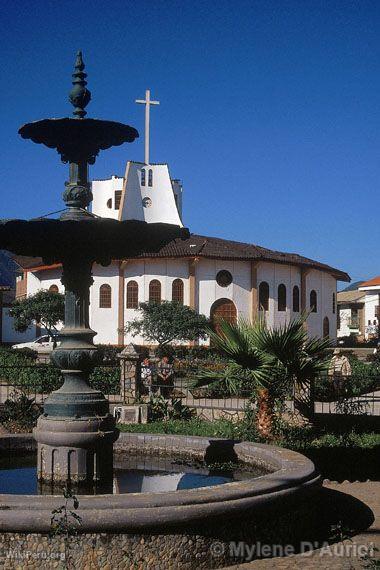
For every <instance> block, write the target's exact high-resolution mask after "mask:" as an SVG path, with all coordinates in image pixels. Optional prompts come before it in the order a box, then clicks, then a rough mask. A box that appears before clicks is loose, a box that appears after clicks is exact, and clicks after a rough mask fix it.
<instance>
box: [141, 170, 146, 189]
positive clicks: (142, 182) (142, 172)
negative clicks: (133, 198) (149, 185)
mask: <svg viewBox="0 0 380 570" xmlns="http://www.w3.org/2000/svg"><path fill="white" fill-rule="evenodd" d="M145 176H146V173H145V168H143V169H142V171H141V186H145V184H146V180H145Z"/></svg>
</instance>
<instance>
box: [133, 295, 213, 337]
mask: <svg viewBox="0 0 380 570" xmlns="http://www.w3.org/2000/svg"><path fill="white" fill-rule="evenodd" d="M140 311H141V318H138V319H134V320H133V321H131V322H129V323H128V324H127V325H126V327H125V329H124V333H125V334H127V333H130V334H132V335H133V336H136V335H142V336H144V337H145V338H146V339H147V340H148V341H149V342H157V343H158V345H159V346H163V345H167V344H169V343H171V342H173V341H177V342H186V341H192V340H198V339H199V338H203V339H204V338H206V332H205V331H206V328H207V326H208V324H209V321H208V319H207V318H206V317H205V316H204V315H199V314H198V313H197V312H196V311H194V310H193V309H191V308H190V307H187V306H186V305H182V304H181V303H177V302H175V301H162V302H161V303H155V302H149V303H140Z"/></svg>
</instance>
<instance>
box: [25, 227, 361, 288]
mask: <svg viewBox="0 0 380 570" xmlns="http://www.w3.org/2000/svg"><path fill="white" fill-rule="evenodd" d="M176 257H179V258H181V257H182V258H183V257H202V258H208V259H228V260H236V261H269V262H274V263H283V264H288V265H296V266H300V267H305V268H309V269H318V270H320V271H326V272H327V273H330V274H331V275H333V276H334V277H335V278H336V279H338V280H339V281H350V277H349V275H348V274H347V273H345V272H344V271H340V270H339V269H336V268H334V267H331V266H330V265H326V264H325V263H320V262H319V261H314V260H313V259H309V258H308V257H303V256H301V255H298V254H297V253H284V252H281V251H275V250H272V249H267V248H265V247H261V246H259V245H254V244H249V243H242V242H238V241H231V240H226V239H222V238H216V237H208V236H200V235H197V234H190V237H189V238H187V239H181V238H177V239H174V240H172V241H170V242H169V243H167V244H166V245H164V246H163V247H162V248H161V249H160V250H159V251H156V252H146V253H144V252H143V253H141V254H140V255H139V256H138V258H176ZM16 261H17V262H18V263H19V265H20V266H21V267H23V268H24V269H31V268H35V267H39V266H43V265H44V264H43V263H42V260H41V259H40V258H35V257H34V258H33V257H20V256H17V258H16ZM44 269H48V268H47V267H44Z"/></svg>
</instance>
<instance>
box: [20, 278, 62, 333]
mask: <svg viewBox="0 0 380 570" xmlns="http://www.w3.org/2000/svg"><path fill="white" fill-rule="evenodd" d="M10 314H11V316H12V317H13V319H14V321H13V322H14V328H15V330H16V331H18V332H25V331H26V330H27V329H28V328H29V327H30V326H31V325H32V324H33V323H38V324H41V325H43V326H44V327H45V329H46V330H47V331H48V332H49V334H52V333H53V331H55V330H56V329H55V327H56V325H57V324H58V323H59V321H63V319H64V314H65V306H64V296H63V295H62V293H55V292H53V291H44V290H43V289H41V291H37V293H35V294H34V295H31V296H30V297H26V298H25V299H17V300H16V301H14V302H13V305H12V308H11V310H10Z"/></svg>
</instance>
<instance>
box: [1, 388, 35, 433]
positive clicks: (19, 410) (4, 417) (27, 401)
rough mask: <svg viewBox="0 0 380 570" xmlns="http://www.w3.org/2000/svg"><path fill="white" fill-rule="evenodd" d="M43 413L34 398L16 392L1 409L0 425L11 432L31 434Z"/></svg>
mask: <svg viewBox="0 0 380 570" xmlns="http://www.w3.org/2000/svg"><path fill="white" fill-rule="evenodd" d="M41 411H42V410H41V408H40V406H38V405H37V404H36V403H35V401H34V398H28V397H27V396H26V394H18V393H16V392H15V393H13V394H12V395H11V397H10V398H8V399H7V400H5V402H4V404H3V406H2V407H1V408H0V423H2V424H3V425H4V426H5V427H6V428H7V429H8V430H9V431H11V432H20V431H26V432H29V431H31V430H32V428H33V427H34V426H35V425H36V422H37V418H38V416H39V415H40V414H41Z"/></svg>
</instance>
